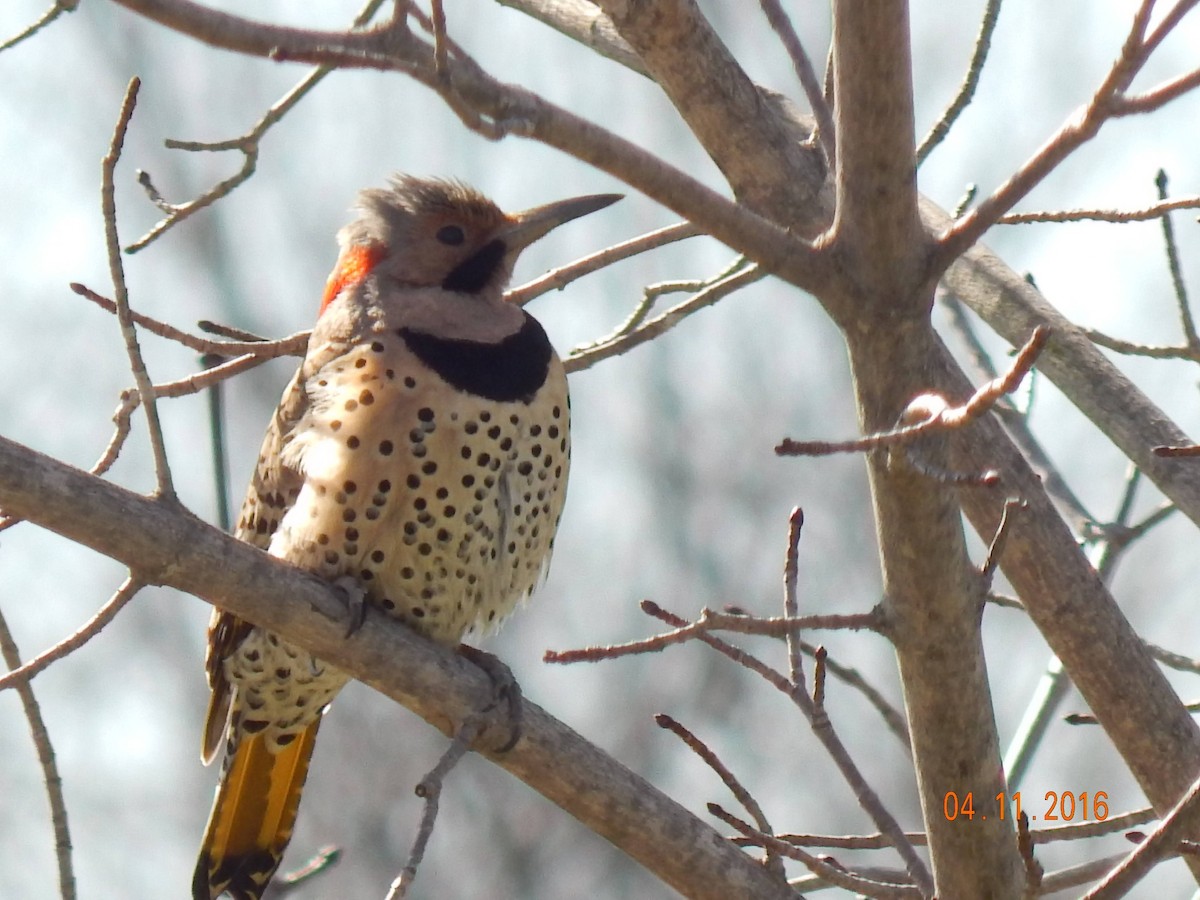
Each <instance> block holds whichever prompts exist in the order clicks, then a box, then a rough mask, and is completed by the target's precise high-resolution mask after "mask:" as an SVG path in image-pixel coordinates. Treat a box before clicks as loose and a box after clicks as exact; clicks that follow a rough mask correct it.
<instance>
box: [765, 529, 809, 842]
mask: <svg viewBox="0 0 1200 900" xmlns="http://www.w3.org/2000/svg"><path fill="white" fill-rule="evenodd" d="M803 528H804V510H803V509H801V508H800V507H799V506H797V507H794V508H793V509H792V513H791V515H790V516H788V538H787V552H786V553H785V554H784V557H783V614H784V616H785V617H786V618H789V619H798V618H799V617H800V601H799V599H798V597H797V594H796V591H797V584H798V582H799V580H800V560H799V556H800V532H801V530H802V529H803ZM787 652H788V677H789V678H791V679H792V684H794V685H796V686H799V685H801V684H803V683H804V665H803V660H804V656H803V654H802V653H801V651H800V632H799V631H798V630H795V631H789V632H788V633H787ZM763 830H764V831H765V830H766V829H763Z"/></svg>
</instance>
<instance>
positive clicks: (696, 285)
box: [571, 256, 750, 356]
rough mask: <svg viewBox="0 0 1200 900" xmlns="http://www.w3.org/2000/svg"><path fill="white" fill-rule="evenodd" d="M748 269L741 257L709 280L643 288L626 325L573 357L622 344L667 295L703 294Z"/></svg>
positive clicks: (582, 347) (574, 352) (577, 349)
mask: <svg viewBox="0 0 1200 900" xmlns="http://www.w3.org/2000/svg"><path fill="white" fill-rule="evenodd" d="M748 265H750V261H749V260H747V259H746V257H744V256H739V257H737V258H736V259H734V260H733V261H732V262H730V263H729V265H727V266H725V268H723V269H721V271H720V272H717V273H716V274H715V275H711V276H709V277H708V278H691V279H685V280H673V281H660V282H657V283H655V284H648V285H646V286H645V287H644V288H642V299H641V300H640V301H638V304H637V306H635V307H634V308H633V312H631V313H630V314H629V315H628V316H626V317H625V321H624V322H622V323H621V324H620V325H618V326H617V327H616V328H615V329H613V331H611V332H610V333H609V334H606V335H604V336H603V337H599V338H596V339H595V340H593V341H588V342H587V343H585V344H579V345H578V346H575V347H572V348H571V355H572V356H578V355H581V354H584V353H587V352H589V351H591V350H595V349H596V348H597V347H603V346H606V345H608V344H610V343H612V342H613V341H616V340H619V339H620V338H623V337H624V336H625V335H627V334H629V333H631V332H632V331H633V330H634V329H635V328H637V327H638V326H639V325H641V324H642V322H644V321H645V320H646V316H648V315H650V310H652V309H653V308H654V304H655V303H657V302H658V301H659V300H660V299H661V298H662V297H665V296H666V295H667V294H680V293H683V292H685V291H686V292H691V293H695V292H697V291H703V290H705V289H706V288H708V287H711V286H712V285H714V284H717V283H718V282H721V281H724V280H725V279H727V278H729V277H731V276H733V275H736V274H737V273H738V272H741V271H744V270H745V268H746V267H747V266H748Z"/></svg>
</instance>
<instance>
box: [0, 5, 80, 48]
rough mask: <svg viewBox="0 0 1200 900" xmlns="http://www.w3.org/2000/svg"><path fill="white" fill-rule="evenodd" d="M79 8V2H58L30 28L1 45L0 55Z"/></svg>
mask: <svg viewBox="0 0 1200 900" xmlns="http://www.w3.org/2000/svg"><path fill="white" fill-rule="evenodd" d="M78 6H79V0H56V2H55V3H54V5H53V6H51V7H50V8H49V9H48V10H46V11H45V12H44V13H42V15H41V16H40V17H39V18H38V19H37V20H36V21H34V22H33V24H31V25H30V26H29V27H27V28H25V29H23V30H21V31H19V32H17V33H16V34H14V35H13V36H12V37H10V38H9V39H8V40H6V41H4V42H3V43H0V53H3V52H4V51H5V50H9V49H11V48H12V47H15V46H17V44H19V43H21V42H22V41H24V40H26V39H27V38H31V37H33V36H34V35H35V34H37V33H38V32H39V31H41V30H42V29H43V28H45V27H46V26H47V25H49V24H50V23H51V22H53V21H54V20H55V19H57V18H58V17H59V16H61V15H62V14H63V13H69V12H75V10H76V9H77V8H78Z"/></svg>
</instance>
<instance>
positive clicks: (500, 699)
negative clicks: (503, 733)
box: [458, 644, 523, 753]
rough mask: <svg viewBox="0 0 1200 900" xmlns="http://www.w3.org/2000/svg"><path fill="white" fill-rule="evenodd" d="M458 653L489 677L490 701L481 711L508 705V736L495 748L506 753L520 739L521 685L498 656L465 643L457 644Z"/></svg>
mask: <svg viewBox="0 0 1200 900" xmlns="http://www.w3.org/2000/svg"><path fill="white" fill-rule="evenodd" d="M458 653H459V655H460V656H462V657H464V658H465V659H468V660H470V661H471V662H473V663H475V665H477V666H479V668H481V669H483V671H484V672H485V673H486V674H487V676H488V678H489V679H491V682H492V701H491V703H489V704H488V705H487V707H486V708H485V709H484V710H483V712H489V711H491V710H493V709H495V708H496V707H497V706H499V705H500V704H502V703H503V704H504V705H505V706H507V707H508V727H509V738H508V740H507V741H505V742H504V744H503V746H501V747H498V748H497V749H496V752H497V753H507V752H508V751H509V750H511V749H512V748H513V747H515V746H516V745H517V741H519V740H521V710H522V708H523V704H522V699H523V698H522V693H521V685H520V684H519V683H518V682H517V679H516V678H515V677H514V676H513V673H512V669H510V668H509V667H508V666H507V665H505V663H504V662H503V661H502V660H501V659H500V657H498V656H495V655H493V654H491V653H488V652H486V651H484V650H480V649H479V648H478V647H471V646H469V645H467V644H459V645H458Z"/></svg>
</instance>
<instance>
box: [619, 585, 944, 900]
mask: <svg viewBox="0 0 1200 900" xmlns="http://www.w3.org/2000/svg"><path fill="white" fill-rule="evenodd" d="M642 609H643V611H644V612H646V613H647V614H649V615H652V616H654V617H655V618H657V619H660V620H661V621H663V622H666V623H667V624H668V625H670V626H671V627H672V628H676V629H682V628H684V627H685V626H686V625H687V622H686V621H685V620H684V619H681V618H680V617H679V616H677V615H675V614H674V613H671V612H668V611H667V610H665V609H663V608H662V607H660V606H659V605H658V604H656V603H652V602H650V601H649V600H647V601H644V602H643V603H642ZM698 638H699V640H701V641H703V642H704V643H706V644H708V645H709V646H710V647H712V648H713V649H714V650H716V651H718V652H719V653H721V654H723V655H725V656H726V657H728V658H729V659H730V660H732V661H733V662H735V663H737V664H738V665H740V666H743V667H745V668H747V669H749V670H750V671H751V672H754V673H755V674H756V675H758V676H759V677H761V678H763V679H765V680H766V682H767V683H768V684H770V685H771V686H773V687H774V688H775V689H776V690H778V691H780V692H781V693H783V694H784V696H786V697H787V698H788V699H790V700H791V701H792V703H794V704H795V705H796V707H797V708H798V709H799V710H800V711H801V713H803V715H804V717H805V718H806V719H808V721H809V722H810V723H811V724H812V732H813V735H814V736H815V737H816V738H817V740H818V741H820V743H821V745H822V746H823V747H824V748H825V751H826V752H827V753H828V754H829V757H830V759H832V760H833V762H834V764H835V765H836V766H837V767H838V771H839V772H841V773H842V777H843V778H845V779H846V783H847V784H848V785H849V787H850V789H851V790H852V791H853V792H854V796H855V798H856V799H857V800H858V803H859V806H860V807H862V809H863V811H864V812H866V814H867V815H868V816H870V817H871V821H873V822H874V823H875V825H876V827H877V828H879V830H880V831H882V832H884V833H885V834H887V835H888V837H889V838H890V839H891V841H892V846H893V847H894V848H895V849H896V852H897V853H898V854H899V855H900V858H901V859H902V860H903V861H904V865H905V868H906V869H907V871H908V874H909V877H911V878H912V880H913V883H914V884H917V885H920V887H921V890H922V891H924V892H925V893H926V894H928V895H930V896H932V894H933V892H934V889H933V878H932V877H931V876H930V874H929V870H928V869H927V868H926V867H925V863H924V862H922V861H921V858H920V857H919V856H917V853H916V851H915V850H914V849H913V846H912V844H910V843H909V842H908V841H907V840H906V839H905V837H904V831H903V829H901V828H900V825H899V823H898V822H897V821H896V819H895V817H894V816H893V815H892V814H891V812H889V811H888V809H887V807H886V806H884V805H883V802H882V801H881V800H880V799H879V795H878V794H877V793H876V792H875V791H874V789H873V788H871V786H870V785H869V784H868V783H867V780H866V778H864V777H863V774H862V772H861V771H860V770H859V768H858V766H857V764H856V763H855V762H854V759H853V758H852V757H851V756H850V752H849V750H847V749H846V745H845V744H843V743H842V740H841V738H840V737H839V736H838V734H837V732H836V731H834V729H833V725H832V723H831V722H830V721H829V717H828V716H826V715H824V713H823V712H822V714H821V716H820V717H818V716H817V715H816V714H815V713H816V710H815V709H814V706H813V700H812V698H811V697H810V696H809V695H808V694H807V693H806V692H805V691H804V688H803V686H802V685H795V684H792V683H791V682H790V681H788V680H787V679H786V678H785V677H783V675H781V674H780V673H779V672H776V671H775V670H774V669H772V668H771V667H770V666H768V665H766V664H765V663H763V662H762V661H761V660H759V659H758V658H756V657H755V656H753V655H751V654H749V653H747V652H745V651H744V650H742V649H740V648H738V647H735V646H733V645H732V644H730V643H729V642H727V641H724V640H722V639H720V638H718V637H715V636H714V635H712V634H706V633H704V632H701V633H699V635H698Z"/></svg>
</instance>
